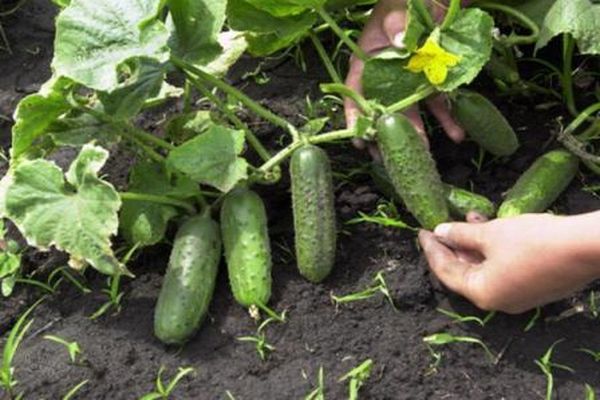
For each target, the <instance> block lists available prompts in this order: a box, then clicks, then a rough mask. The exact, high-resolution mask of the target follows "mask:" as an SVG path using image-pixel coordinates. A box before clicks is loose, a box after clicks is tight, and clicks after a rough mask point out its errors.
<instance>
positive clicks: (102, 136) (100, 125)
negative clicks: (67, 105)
mask: <svg viewBox="0 0 600 400" xmlns="http://www.w3.org/2000/svg"><path fill="white" fill-rule="evenodd" d="M46 132H47V134H48V135H49V136H50V137H51V138H52V141H53V142H54V143H55V144H56V145H58V146H74V147H81V146H84V145H86V144H87V143H90V142H92V141H96V142H97V143H102V144H103V145H111V144H114V143H117V142H119V140H120V138H121V136H120V132H118V131H115V128H114V127H113V126H111V125H110V124H108V123H106V122H103V121H100V120H98V119H96V118H95V117H94V116H92V115H89V114H81V113H74V112H73V113H69V114H67V115H65V116H63V117H61V118H59V119H57V120H55V121H54V122H52V123H51V124H50V125H49V126H48V128H47V131H46Z"/></svg>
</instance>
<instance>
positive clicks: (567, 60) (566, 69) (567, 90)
mask: <svg viewBox="0 0 600 400" xmlns="http://www.w3.org/2000/svg"><path fill="white" fill-rule="evenodd" d="M574 50H575V40H573V37H572V36H571V35H570V34H568V33H564V34H563V69H562V79H561V81H562V88H563V97H564V98H565V101H566V103H567V108H568V109H569V112H570V113H571V114H573V115H577V114H578V113H577V106H576V105H575V94H574V93H573V51H574Z"/></svg>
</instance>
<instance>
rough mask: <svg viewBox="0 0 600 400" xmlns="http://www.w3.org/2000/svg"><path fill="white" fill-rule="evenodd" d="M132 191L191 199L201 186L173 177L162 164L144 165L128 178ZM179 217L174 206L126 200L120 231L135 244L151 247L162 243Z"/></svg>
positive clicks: (147, 163) (135, 168) (140, 164)
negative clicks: (173, 222) (168, 230)
mask: <svg viewBox="0 0 600 400" xmlns="http://www.w3.org/2000/svg"><path fill="white" fill-rule="evenodd" d="M128 190H129V191H130V192H135V193H147V194H155V195H163V196H165V195H166V196H170V197H174V198H189V197H192V196H194V195H196V194H197V193H198V187H197V185H196V184H194V183H193V182H190V181H189V180H188V179H185V178H183V177H180V178H179V179H177V178H173V177H171V176H170V175H169V174H168V173H167V171H166V170H165V168H164V167H163V166H162V165H159V164H156V163H151V162H142V163H139V164H137V165H136V166H135V167H134V168H133V169H132V170H131V173H130V175H129V188H128ZM177 215H178V211H177V209H176V208H175V207H173V206H169V205H164V204H157V203H153V202H148V201H138V200H125V201H124V202H123V207H122V209H121V214H120V221H121V223H120V229H121V232H122V234H123V236H124V237H125V239H126V240H127V241H128V242H129V243H132V244H136V243H137V244H139V245H141V246H150V245H153V244H156V243H158V242H160V241H161V240H162V239H163V237H164V235H165V231H166V229H167V224H168V223H169V221H170V220H171V219H172V218H173V217H175V216H177Z"/></svg>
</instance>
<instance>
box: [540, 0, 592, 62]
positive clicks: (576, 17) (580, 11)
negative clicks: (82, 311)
mask: <svg viewBox="0 0 600 400" xmlns="http://www.w3.org/2000/svg"><path fill="white" fill-rule="evenodd" d="M562 33H570V34H571V35H573V37H574V38H575V40H576V41H577V45H578V47H579V51H580V52H581V53H582V54H600V4H595V3H593V2H592V1H590V0H557V1H556V3H554V5H553V6H552V8H551V9H550V11H548V14H547V15H546V18H545V19H544V24H543V25H542V30H541V32H540V36H539V38H538V41H537V43H536V45H535V49H536V51H537V50H539V49H541V48H542V47H544V46H546V45H547V44H548V42H550V40H551V39H552V38H553V37H555V36H557V35H560V34H562Z"/></svg>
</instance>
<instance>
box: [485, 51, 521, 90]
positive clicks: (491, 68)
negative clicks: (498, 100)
mask: <svg viewBox="0 0 600 400" xmlns="http://www.w3.org/2000/svg"><path fill="white" fill-rule="evenodd" d="M485 70H486V71H487V73H488V74H489V75H490V76H491V77H492V78H493V79H498V80H500V81H502V82H505V83H508V84H511V85H514V84H515V83H517V82H519V81H520V80H521V76H520V75H519V71H518V70H516V69H514V68H513V67H511V66H510V65H508V64H507V63H506V62H505V61H504V60H503V59H502V58H501V57H499V56H496V55H492V56H491V57H490V60H489V61H488V63H487V64H486V65H485Z"/></svg>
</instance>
